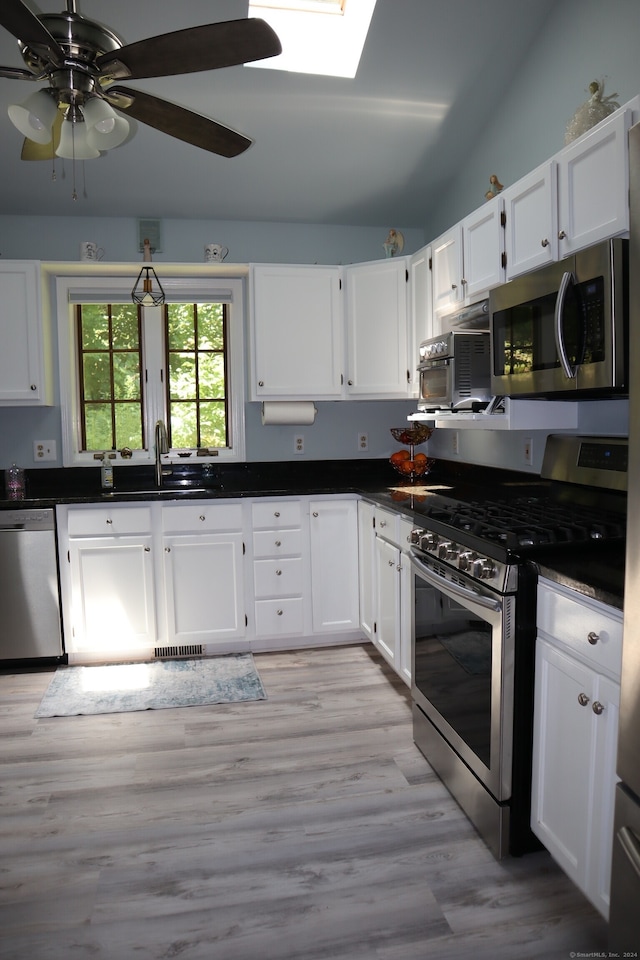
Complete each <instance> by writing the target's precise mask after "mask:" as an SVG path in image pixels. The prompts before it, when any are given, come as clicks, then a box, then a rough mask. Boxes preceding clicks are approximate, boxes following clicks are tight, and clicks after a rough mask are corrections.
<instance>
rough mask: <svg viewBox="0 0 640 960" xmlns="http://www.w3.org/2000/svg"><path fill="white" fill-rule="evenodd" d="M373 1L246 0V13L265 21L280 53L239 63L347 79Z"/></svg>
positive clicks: (359, 53)
mask: <svg viewBox="0 0 640 960" xmlns="http://www.w3.org/2000/svg"><path fill="white" fill-rule="evenodd" d="M375 5H376V0H355V2H353V0H249V16H250V17H260V18H261V19H263V20H266V21H267V23H269V24H270V26H272V27H273V29H274V30H275V32H276V33H277V34H278V37H279V38H280V43H281V44H282V53H281V54H279V56H277V57H267V58H266V59H265V60H254V61H251V62H249V63H247V64H245V66H247V67H252V68H257V69H260V70H289V71H291V72H292V73H314V74H320V75H322V76H327V77H346V78H348V79H353V78H354V77H355V75H356V73H357V72H358V65H359V63H360V57H361V56H362V51H363V49H364V44H365V40H366V39H367V33H368V30H369V25H370V23H371V18H372V16H373V11H374V9H375Z"/></svg>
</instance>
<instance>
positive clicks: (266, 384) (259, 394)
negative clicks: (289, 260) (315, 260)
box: [251, 265, 344, 400]
mask: <svg viewBox="0 0 640 960" xmlns="http://www.w3.org/2000/svg"><path fill="white" fill-rule="evenodd" d="M251 357H252V377H251V399H252V400H262V399H283V400H286V399H292V398H297V399H333V400H335V399H336V398H339V397H340V396H341V395H342V373H343V369H344V367H343V311H342V292H341V285H340V268H339V267H334V266H326V267H323V266H318V267H315V266H275V265H274V266H270V265H255V266H252V268H251Z"/></svg>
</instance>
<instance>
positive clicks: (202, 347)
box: [57, 277, 244, 466]
mask: <svg viewBox="0 0 640 960" xmlns="http://www.w3.org/2000/svg"><path fill="white" fill-rule="evenodd" d="M163 286H165V290H166V293H167V303H165V304H163V305H162V306H158V307H138V306H135V305H134V304H132V303H131V300H130V291H131V282H130V281H128V280H126V279H125V278H122V277H118V278H114V279H113V281H111V282H107V284H105V280H104V278H100V279H98V278H78V277H58V279H57V293H58V297H57V299H58V317H59V322H58V331H59V341H60V383H61V398H60V399H61V407H62V421H63V462H64V464H65V466H70V465H77V464H86V465H92V466H94V465H95V456H94V455H95V454H99V453H101V452H103V451H104V450H113V451H116V459H117V462H118V463H120V462H121V461H120V457H119V456H118V454H120V452H121V451H122V449H123V448H124V447H128V448H129V449H130V450H131V451H133V455H132V457H131V458H128V457H127V458H126V459H125V460H123V461H122V462H123V463H127V462H131V463H136V462H137V463H140V462H145V461H149V460H153V458H154V456H155V451H154V449H153V442H154V441H153V438H154V425H155V423H156V421H157V420H163V421H164V422H165V423H166V425H167V432H168V436H169V445H170V454H169V459H171V458H172V455H173V456H174V457H175V458H176V459H178V456H179V457H180V458H181V460H182V462H184V458H185V457H186V458H187V460H188V458H189V457H190V456H192V455H193V456H196V455H197V456H198V461H199V462H203V460H204V461H205V462H206V460H207V459H211V458H213V457H215V458H216V460H225V459H226V460H242V459H244V362H243V340H244V338H243V297H242V293H243V289H242V281H240V280H227V281H226V282H224V284H222V283H221V281H217V280H209V282H208V283H205V282H204V281H203V279H202V278H196V279H195V280H194V281H192V282H191V283H190V282H189V281H188V280H187V279H186V278H180V279H178V280H174V281H173V282H172V281H171V279H165V278H164V277H163ZM65 313H66V314H67V316H68V321H67V322H65V319H64V318H65Z"/></svg>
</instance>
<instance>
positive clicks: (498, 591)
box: [411, 436, 627, 858]
mask: <svg viewBox="0 0 640 960" xmlns="http://www.w3.org/2000/svg"><path fill="white" fill-rule="evenodd" d="M626 457H627V441H626V440H623V439H620V438H613V439H612V438H593V437H564V436H554V437H549V439H548V441H547V449H546V453H545V459H544V465H543V471H542V477H541V479H540V480H539V481H538V480H535V479H532V481H531V482H529V481H528V480H527V479H526V478H524V479H523V480H518V479H516V480H514V479H513V478H511V479H509V480H508V481H507V482H505V481H504V480H503V479H501V472H500V471H495V474H488V475H486V476H485V478H484V481H485V482H484V483H483V484H480V485H477V484H474V485H473V486H465V485H459V486H453V487H445V488H442V489H438V488H437V487H435V486H434V488H433V491H432V492H430V493H427V494H426V496H425V498H424V500H423V501H422V502H419V503H415V504H414V515H415V514H417V515H418V519H417V522H416V526H415V528H414V529H413V531H412V534H411V542H412V554H413V557H412V567H413V577H414V588H415V589H414V616H413V646H412V658H413V663H412V668H413V669H412V700H413V720H414V739H415V742H416V744H417V746H418V747H419V748H420V750H421V751H422V752H423V754H424V755H425V756H426V758H427V759H428V760H429V762H430V764H431V765H432V766H433V768H434V769H435V771H436V772H437V773H438V775H439V776H440V777H441V779H442V780H443V781H444V783H445V784H446V786H447V787H448V788H449V790H450V792H451V793H452V794H453V795H454V797H455V798H456V799H457V801H458V803H459V804H460V806H461V807H462V808H463V809H464V811H465V812H466V813H467V815H468V816H469V818H470V819H471V820H472V822H473V823H474V825H475V826H476V828H477V829H478V831H479V833H480V834H481V835H482V836H483V838H484V839H485V841H486V842H487V844H488V845H489V847H490V848H491V849H492V851H493V852H494V854H495V856H496V857H498V858H501V857H503V856H506V855H507V854H512V855H520V854H522V853H526V852H527V851H529V850H532V849H537V848H538V847H539V846H540V845H539V843H538V841H537V840H536V839H535V837H534V836H533V834H532V833H531V830H530V826H529V822H530V796H531V743H532V732H533V730H532V728H533V688H534V663H535V618H536V612H535V605H536V582H537V567H536V560H539V559H540V558H541V557H543V558H546V559H547V560H548V558H549V557H554V556H556V557H560V556H562V557H566V556H568V555H571V554H574V555H575V553H576V551H580V553H581V554H582V555H586V554H587V553H591V554H593V556H594V558H595V557H597V555H598V552H599V551H600V553H601V552H602V550H603V545H605V544H611V542H612V541H618V542H620V543H622V542H623V541H624V535H625V522H626V495H625V492H624V491H625V489H626V463H627V460H626ZM502 476H504V475H502Z"/></svg>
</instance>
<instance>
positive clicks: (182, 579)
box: [164, 533, 245, 644]
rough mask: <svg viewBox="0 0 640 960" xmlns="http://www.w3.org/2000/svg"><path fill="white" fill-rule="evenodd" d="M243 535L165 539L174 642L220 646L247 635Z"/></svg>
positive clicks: (170, 627)
mask: <svg viewBox="0 0 640 960" xmlns="http://www.w3.org/2000/svg"><path fill="white" fill-rule="evenodd" d="M242 543H243V538H242V534H241V533H218V534H199V535H196V536H182V537H181V536H166V537H165V538H164V583H165V593H166V615H167V630H168V638H169V641H170V642H172V643H176V644H189V643H215V642H216V641H226V640H229V639H231V638H235V637H243V636H244V634H245V613H244V595H243V578H242Z"/></svg>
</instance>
